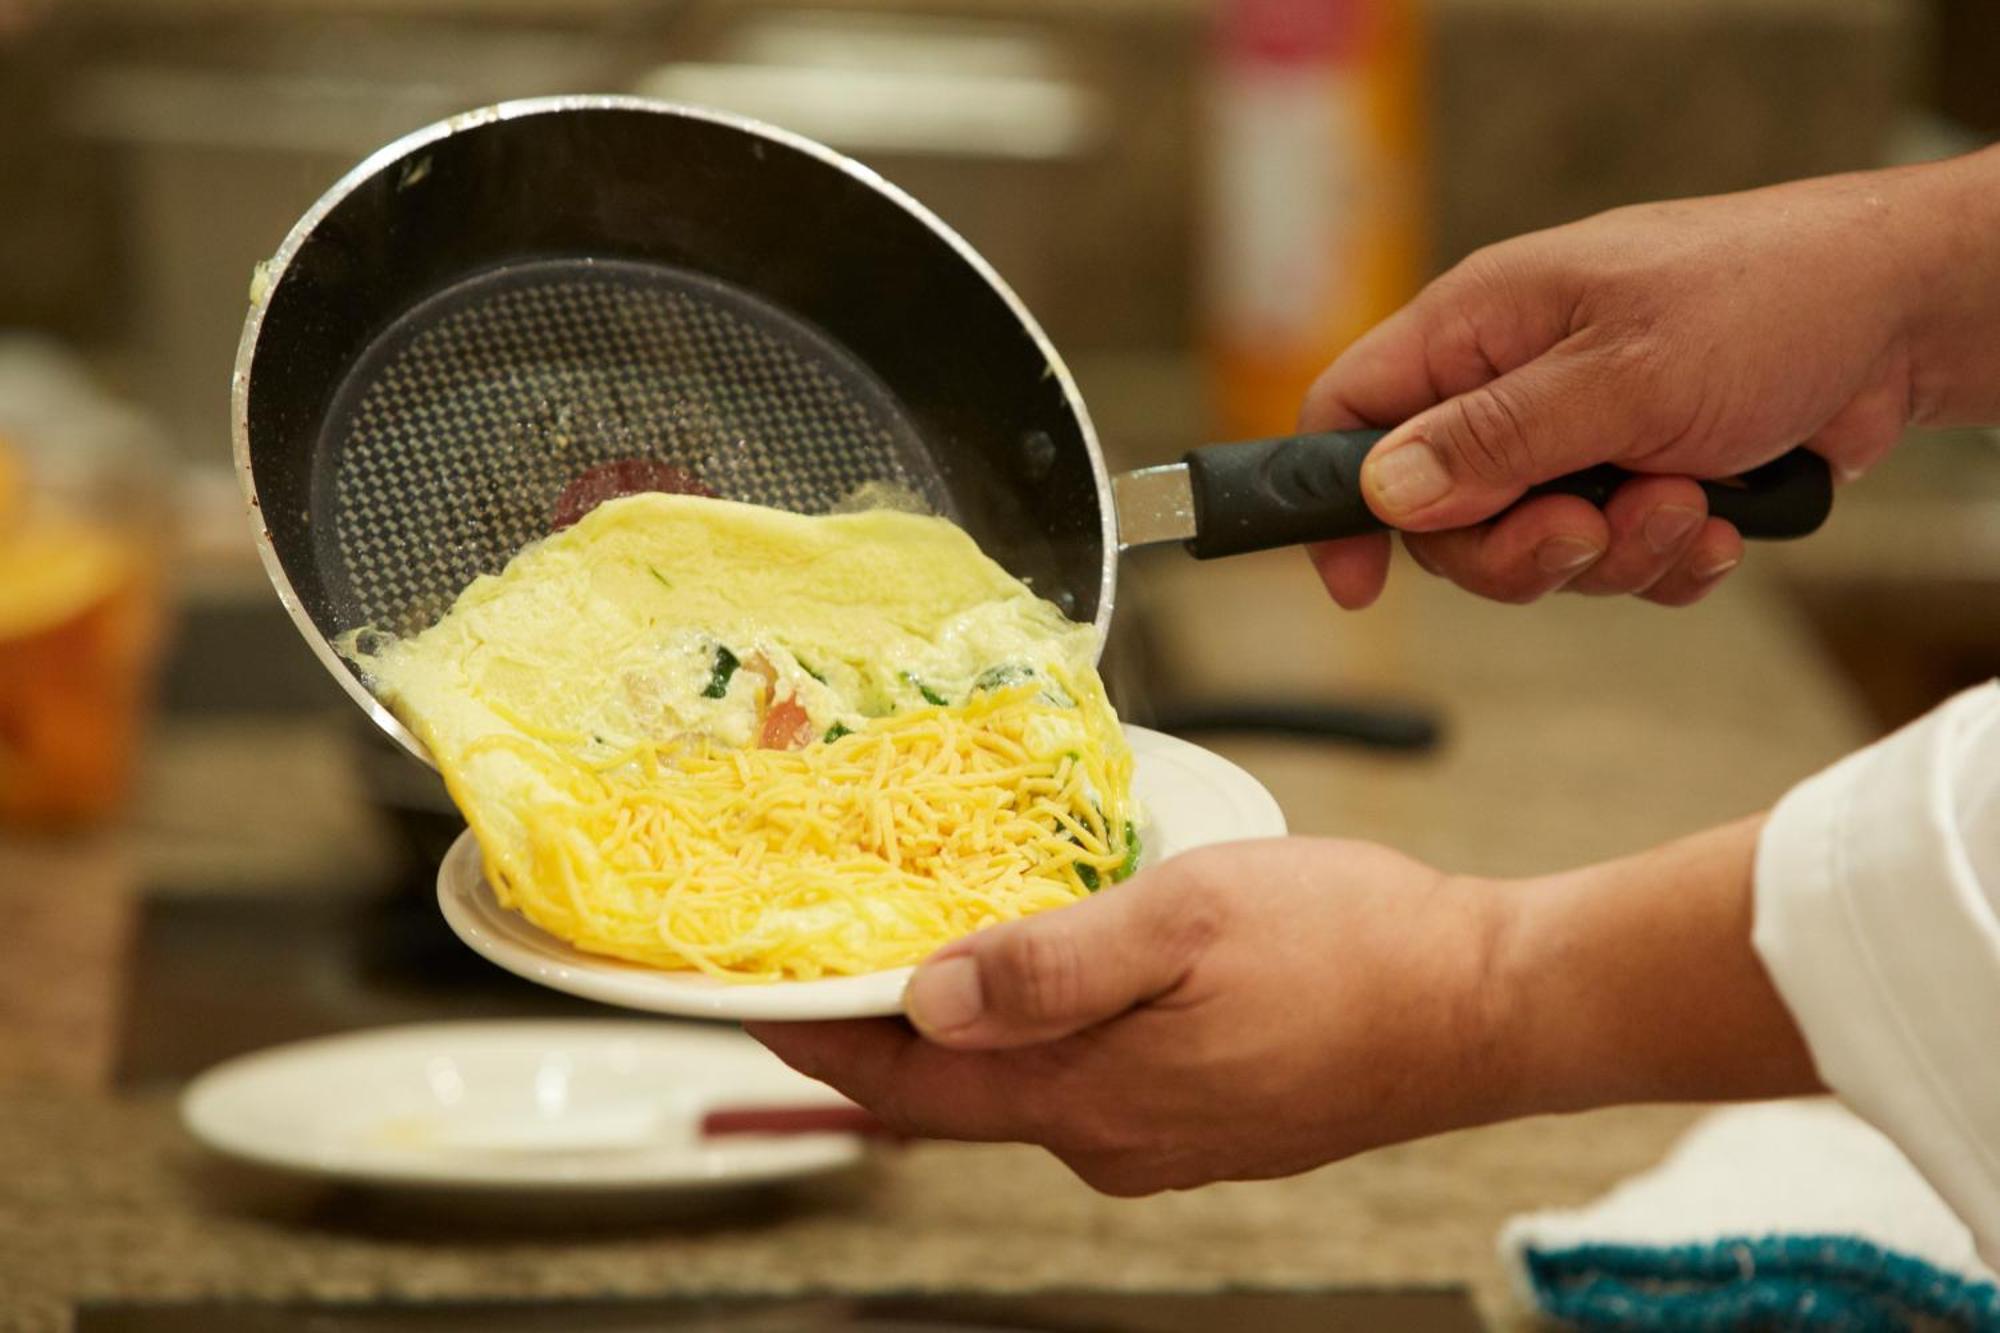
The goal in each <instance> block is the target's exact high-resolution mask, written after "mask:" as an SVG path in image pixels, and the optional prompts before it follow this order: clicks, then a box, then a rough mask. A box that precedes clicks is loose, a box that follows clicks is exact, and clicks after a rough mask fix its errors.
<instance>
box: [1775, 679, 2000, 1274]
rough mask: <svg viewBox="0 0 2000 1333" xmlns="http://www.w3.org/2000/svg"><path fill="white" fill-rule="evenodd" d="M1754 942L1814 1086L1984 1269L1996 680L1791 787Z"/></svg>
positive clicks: (1998, 1099)
mask: <svg viewBox="0 0 2000 1333" xmlns="http://www.w3.org/2000/svg"><path fill="white" fill-rule="evenodd" d="M1756 873H1757V885H1756V930H1755V942H1756V948H1757V952H1758V954H1759V956H1760V957H1761V958H1762V959H1763V960H1764V966H1765V967H1766V968H1767V969H1768V970H1769V971H1770V974H1771V978H1772V980H1773V981H1774V982H1775V983H1776V984H1777V988H1778V991H1779V993H1780V994H1781V995H1782V996H1783V997H1784V1000H1785V1003H1786V1005H1788V1006H1789V1007H1790V1009H1791V1011H1792V1014H1793V1016H1794V1017H1795V1018H1796V1019H1797V1020H1798V1024H1799V1027H1800V1030H1801V1031H1802V1032H1803V1033H1804V1034H1805V1039H1806V1044H1807V1045H1808V1046H1809V1047H1810V1048H1811V1050H1812V1056H1813V1062H1814V1064H1815V1066H1816V1067H1817V1068H1818V1070H1819V1074H1820V1077H1821V1078H1822V1079H1824V1080H1825V1081H1826V1084H1827V1086H1828V1087H1829V1088H1831V1089H1832V1090H1833V1091H1834V1092H1835V1093H1836V1094H1837V1095H1838V1096H1839V1097H1840V1098H1841V1099H1842V1100H1843V1101H1845V1102H1846V1103H1847V1104H1848V1105H1849V1106H1851V1107H1852V1108H1854V1110H1855V1111H1856V1112H1858V1113H1859V1114H1861V1115H1862V1116H1864V1117H1866V1118H1867V1119H1868V1120H1870V1121H1872V1122H1874V1124H1875V1125H1876V1126H1877V1127H1878V1128H1880V1129H1881V1130H1882V1131H1883V1132H1884V1133H1886V1134H1887V1135H1888V1136H1889V1137H1890V1138H1891V1139H1893V1140H1895V1142H1896V1144H1897V1146H1899V1147H1900V1148H1902V1150H1903V1152H1904V1153H1905V1154H1906V1155H1907V1156H1908V1157H1909V1159H1910V1160H1911V1162H1913V1163H1914V1164H1915V1165H1916V1167H1917V1169H1918V1170H1920V1171H1922V1172H1923V1173H1924V1175H1925V1176H1926V1177H1927V1178H1928V1179H1929V1180H1930V1183H1931V1184H1932V1186H1933V1187H1935V1188H1936V1190H1937V1191H1938V1193H1939V1194H1940V1195H1942V1196H1943V1197H1944V1199H1945V1201H1946V1202H1947V1203H1949V1204H1950V1205H1951V1206H1952V1207H1953V1208H1954V1209H1955V1210H1957V1212H1958V1214H1959V1216H1960V1217H1962V1218H1964V1219H1965V1222H1966V1224H1967V1225H1968V1226H1970V1227H1971V1229H1972V1233H1973V1237H1974V1239H1975V1241H1976V1242H1977V1244H1978V1246H1979V1250H1980V1254H1981V1256H1982V1257H1983V1258H1984V1259H1985V1260H1986V1261H1987V1263H1988V1264H1992V1265H1994V1266H1996V1267H2000V684H1989V685H1984V686H1981V687H1979V688H1977V689H1973V690H1968V691H1967V692H1966V693H1964V694H1961V695H1959V696H1957V697H1956V698H1954V699H1952V700H1950V701H1949V702H1947V703H1946V704H1944V705H1943V706H1942V707H1940V708H1938V709H1937V710H1936V711H1935V712H1932V713H1930V714H1929V715H1928V716H1926V717H1924V718H1922V719H1920V720H1918V721H1917V722H1914V723H1912V724H1911V725H1910V726H1908V727H1906V728H1904V729H1903V730H1902V731H1899V732H1897V733H1896V734H1895V735H1893V736H1890V737H1889V738H1888V739H1886V740H1883V741H1881V742H1878V743H1877V744H1875V745H1873V746H1870V747H1869V748H1868V749H1866V750H1862V751H1861V752H1859V753H1858V754H1853V755H1850V756H1848V757H1847V758H1846V759H1844V760H1842V761H1841V762H1840V763H1838V764H1836V765H1834V766H1833V767H1832V768H1830V769H1828V770H1826V771H1825V772H1824V773H1821V774H1819V775H1818V776H1817V777H1814V778H1812V779H1810V780H1809V781H1807V782H1805V783H1804V784H1802V785H1801V786H1799V787H1797V788H1796V789H1794V790H1793V791H1792V792H1791V793H1790V794H1789V795H1787V796H1786V797H1785V798H1784V800H1782V801H1780V802H1779V803H1778V806H1777V808H1776V809H1775V810H1773V811H1772V812H1771V817H1770V820H1769V822H1768V823H1767V824H1766V825H1765V827H1764V832H1763V835H1762V838H1761V841H1760V843H1759V845H1758V849H1757V872H1756Z"/></svg>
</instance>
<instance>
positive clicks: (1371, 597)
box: [1306, 532, 1389, 611]
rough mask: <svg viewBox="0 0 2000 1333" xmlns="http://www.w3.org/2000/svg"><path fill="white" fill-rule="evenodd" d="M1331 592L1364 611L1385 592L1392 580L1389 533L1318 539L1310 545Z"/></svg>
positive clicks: (1346, 606)
mask: <svg viewBox="0 0 2000 1333" xmlns="http://www.w3.org/2000/svg"><path fill="white" fill-rule="evenodd" d="M1306 555H1307V556H1308V557H1309V558H1310V559H1311V560H1312V562H1313V568H1314V569H1316V570H1318V571H1319V581H1320V582H1321V583H1323V584H1325V585H1326V591H1327V594H1328V595H1329V596H1330V597H1332V598H1333V600H1334V601H1335V602H1336V603H1337V604H1339V605H1340V606H1341V607H1342V608H1344V609H1346V610H1349V611H1360V610H1363V609H1365V608H1366V607H1368V606H1370V605H1372V604H1373V603H1374V601H1375V599H1376V598H1377V597H1380V596H1381V595H1382V588H1383V586H1384V585H1385V584H1387V582H1388V580H1389V534H1388V533H1386V532H1384V533H1377V534H1375V535H1373V536H1368V537H1349V538H1347V539H1346V540H1345V541H1337V542H1315V543H1314V544H1313V545H1311V546H1308V547H1306Z"/></svg>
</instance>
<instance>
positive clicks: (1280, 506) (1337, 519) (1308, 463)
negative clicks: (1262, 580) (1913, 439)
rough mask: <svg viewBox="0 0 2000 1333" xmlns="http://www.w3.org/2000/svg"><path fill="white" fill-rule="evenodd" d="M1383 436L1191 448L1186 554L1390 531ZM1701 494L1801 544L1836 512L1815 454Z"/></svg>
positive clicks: (1547, 485) (1796, 453) (1602, 470)
mask: <svg viewBox="0 0 2000 1333" xmlns="http://www.w3.org/2000/svg"><path fill="white" fill-rule="evenodd" d="M1386 434H1388V432H1387V431H1380V430H1349V431H1328V432H1326V433H1324V434H1318V435H1287V436H1282V437H1280V438H1278V439H1274V440H1245V441H1243V442H1242V443H1240V444H1213V445H1209V446H1208V447H1206V448H1203V449H1196V450H1194V451H1193V452H1191V453H1189V454H1188V455H1187V458H1186V460H1185V461H1186V463H1187V468H1188V481H1189V483H1190V484H1191V486H1192V488H1193V491H1194V518H1195V535H1194V536H1193V537H1192V538H1191V539H1190V540H1189V541H1188V544H1187V545H1188V550H1189V551H1191V552H1192V553H1193V554H1194V555H1196V556H1198V557H1199V558H1201V559H1203V560H1207V559H1211V558H1213V557H1215V556H1222V555H1241V554H1243V553H1244V552H1246V551H1267V550H1270V549H1272V548H1274V547H1279V546H1296V545H1298V544H1299V543H1301V542H1318V541H1330V540H1333V539H1334V538H1337V537H1358V536H1360V535H1361V534H1363V533H1367V532H1381V531H1384V530H1385V529H1386V528H1387V526H1388V525H1387V524H1385V523H1383V522H1382V520H1381V519H1379V518H1377V517H1375V514H1374V511H1373V510H1371V509H1369V508H1368V505H1367V502H1366V501H1364V500H1363V499H1362V498H1361V461H1362V460H1363V459H1365V458H1366V457H1368V451H1369V450H1370V449H1373V448H1374V447H1375V445H1376V444H1377V442H1379V441H1380V440H1381V439H1382V437H1383V436H1384V435H1386ZM1634 475H1635V474H1634V473H1631V472H1627V471H1626V470H1625V469H1624V468H1620V467H1613V466H1612V465H1610V464H1609V463H1606V464H1602V465H1600V466H1598V467H1593V468H1586V469H1585V470H1584V471H1582V472H1573V473H1571V474H1569V475H1568V476H1565V477H1557V478H1556V479H1555V480H1554V481H1548V482H1543V483H1542V484H1541V485H1539V486H1536V487H1533V488H1531V489H1530V490H1529V491H1528V495H1531V496H1532V495H1550V494H1561V495H1580V496H1582V497H1583V498H1584V499H1586V500H1589V501H1591V502H1592V503H1593V504H1599V505H1601V504H1603V503H1604V502H1605V501H1607V500H1609V499H1610V498H1611V495H1612V492H1614V491H1616V490H1617V489H1618V488H1619V486H1621V485H1623V484H1624V483H1625V482H1627V481H1629V480H1631V478H1632V477H1633V476H1634ZM1701 488H1702V490H1703V491H1705V492H1707V494H1708V511H1709V513H1711V514H1713V515H1715V517H1717V518H1724V519H1728V520H1729V521H1730V522H1731V523H1733V524H1735V525H1736V530H1737V531H1738V532H1740V533H1742V534H1743V535H1744V536H1745V537H1756V538H1762V539H1765V540H1782V539H1785V538H1791V537H1803V536H1805V535H1806V534H1808V533H1810V532H1814V531H1816V530H1817V529H1818V528H1819V526H1820V524H1822V523H1824V522H1826V516H1827V513H1828V512H1829V511H1830V510H1831V509H1832V508H1833V475H1832V472H1831V471H1830V470H1829V469H1828V467H1827V465H1826V460H1825V459H1824V458H1821V457H1820V456H1819V455H1818V454H1815V453H1813V452H1812V451H1811V450H1808V449H1794V450H1792V451H1791V452H1790V453H1788V454H1785V455H1783V456H1781V457H1779V458H1775V459H1773V460H1772V461H1770V462H1768V463H1766V464H1764V465H1763V466H1762V467H1759V468H1753V469H1751V470H1750V471H1749V472H1746V473H1744V474H1743V475H1742V476H1740V477H1728V478H1724V479H1722V480H1719V481H1704V482H1702V483H1701ZM1523 498H1524V499H1525V498H1526V497H1525V496H1524V497H1523Z"/></svg>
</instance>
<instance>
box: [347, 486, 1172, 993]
mask: <svg viewBox="0 0 2000 1333" xmlns="http://www.w3.org/2000/svg"><path fill="white" fill-rule="evenodd" d="M1094 642H1095V641H1094V638H1093V637H1092V631H1091V630H1090V629H1089V628H1088V627H1086V626H1079V625H1075V624H1072V623H1071V622H1069V621H1067V620H1066V619H1064V618H1063V617H1062V615H1061V613H1060V612H1058V611H1057V610H1056V609H1055V608H1054V607H1053V606H1051V605H1049V604H1048V603H1047V602H1044V601H1041V600H1040V599H1038V598H1036V597H1034V595H1033V594H1032V593H1031V592H1029V590H1028V589H1026V588H1025V587H1024V586H1022V585H1021V584H1020V583H1019V582H1017V581H1015V580H1014V579H1012V578H1011V577H1010V576H1008V575H1007V574H1006V573H1005V571H1003V570H1001V569H1000V568H999V567H998V566H997V565H994V564H993V563H992V562H991V561H990V560H988V559H987V558H986V557H985V556H984V555H983V554H981V553H980V552H979V551H978V548H977V547H976V546H975V545H974V544H973V543H972V542H971V540H970V539H969V538H967V537H966V536H965V534H964V533H962V532H960V531H959V530H958V529H956V528H954V527H952V526H951V525H950V524H949V523H946V522H945V521H943V520H941V519H935V518H927V517H921V516H916V515H909V514H900V513H883V512H871V513H867V514H857V515H844V516H835V517H826V518H804V517H800V516H797V515H791V514H780V513H777V512H775V511H769V510H760V509H751V508H749V507H747V506H742V505H731V504H727V503H724V502H720V501H713V500H704V499H700V498H696V497H684V496H655V495H649V496H635V497H631V498H628V499H625V500H618V501H613V502H611V503H609V504H607V505H604V506H602V507H601V508H599V509H598V510H596V511H594V512H593V513H592V514H591V515H590V516H588V517H587V518H585V519H584V520H583V521H582V522H581V523H579V524H577V525H576V526H575V527H574V528H572V529H569V530H568V531H566V532H564V533H562V534H559V535H558V536H556V537H553V538H550V539H547V540H545V541H543V542H540V543H537V544H536V545H535V546H533V547H530V548H528V550H526V551H524V552H523V553H522V554H521V555H520V556H518V557H517V558H516V559H515V561H514V562H513V563H512V564H510V565H509V567H508V568H507V570H506V571H504V572H503V573H502V574H501V575H498V576H495V577H492V578H486V579H481V580H479V581H477V582H475V583H474V584H473V585H472V586H471V587H470V588H468V589H467V590H466V592H465V594H464V595H463V596H462V597H461V598H460V600H459V603H458V604H457V605H456V606H455V607H454V608H453V610H452V611H451V612H450V613H449V614H448V615H447V616H446V617H445V618H444V620H442V621H441V622H439V624H438V625H436V626H433V627H432V628H431V629H429V630H426V631H425V632H424V633H422V634H420V635H417V636H415V637H414V638H411V639H408V640H403V641H393V640H391V641H388V642H383V643H373V644H371V645H370V647H371V651H368V652H363V651H361V649H360V647H359V646H358V644H359V640H358V638H356V637H350V639H349V640H348V641H347V643H346V645H345V646H346V647H347V649H348V651H349V652H350V653H352V654H353V655H354V656H355V657H356V658H357V660H358V661H359V662H360V663H361V664H362V666H363V668H364V670H366V671H367V672H368V673H369V675H370V676H371V679H372V683H373V684H374V685H375V686H376V688H377V690H378V691H379V692H380V693H382V694H383V696H384V697H385V698H386V699H388V701H389V702H390V703H391V705H392V707H394V708H395V709H396V710H397V712H398V713H399V715H401V716H402V717H403V718H404V720H405V721H406V722H407V723H409V725H410V726H411V727H412V729H413V730H414V731H416V733H417V734H418V736H419V737H420V738H421V739H422V740H423V741H424V743H425V744H426V745H427V746H428V747H429V749H430V751H431V753H432V755H433V756H434V757H435V758H436V760H437V762H438V765H439V768H440V769H441V771H442V772H443V773H444V775H445V779H446V782H447V785H448V786H449V787H450V789H451V792H452V795H453V797H454V799H455V800H456V801H457V803H458V805H459V807H460V809H461V810H463V811H464V813H465V814H466V817H467V820H468V822H469V823H470V824H471V826H472V828H473V830H474V831H475V833H476V834H477V836H478V838H479V843H480V847H481V850H482V853H483V855H484V857H485V863H486V870H487V877H488V879H489V881H490V882H491V883H492V884H493V885H494V886H495V889H496V892H497V893H498V894H499V896H500V899H501V901H502V902H503V903H504V904H505V905H507V906H508V907H510V908H512V909H514V910H517V911H519V912H521V913H522V914H523V915H525V916H526V917H528V918H529V919H530V920H531V921H533V922H534V923H535V924H537V925H538V926H541V927H542V928H543V929H545V930H548V931H549V932H551V933H552V934H555V935H557V936H559V937H560V938H563V939H565V940H568V941H570V942H571V943H573V944H574V945H576V946H577V947H579V948H581V949H585V950H589V951H591V952H595V953H600V954H605V955H609V956H612V957H617V958H623V959H628V960H630V961H633V962H637V963H642V964H648V965H652V966H657V967H664V968H679V969H689V968H696V969H701V970H703V971H706V972H709V973H711V974H714V975H716V976H721V977H728V978H732V979H741V980H769V979H774V978H781V977H792V978H811V977H818V976H825V975H834V974H844V973H857V972H866V971H873V970H876V969H880V968H887V967H895V966H899V965H902V964H906V963H911V962H915V961H917V960H918V959H920V958H922V957H923V956H924V955H926V954H927V953H929V952H931V951H932V950H933V949H935V948H936V947H937V946H938V945H940V944H942V943H944V942H946V941H947V940H950V939H953V938H956V937H957V936H959V935H963V934H965V933H967V932H968V931H971V930H976V929H978V928H979V927H981V926H984V925H988V924H991V923H993V922H997V921H1003V920H1009V919H1013V918H1016V917H1019V916H1023V915H1026V914H1028V913H1031V912H1035V911H1040V910H1043V909H1045V908H1049V907H1054V906H1059V905H1061V904H1063V903H1067V902H1071V901H1074V900H1075V899H1077V898H1078V897H1081V896H1082V895H1084V894H1086V893H1088V892H1089V891H1090V890H1091V889H1093V888H1095V887H1097V886H1098V885H1100V884H1102V883H1107V882H1109V881H1111V880H1113V879H1117V878H1120V877H1122V876H1123V875H1124V874H1126V873H1129V871H1130V869H1131V867H1132V865H1133V863H1134V861H1135V859H1136V852H1137V841H1136V838H1137V831H1136V826H1137V824H1138V822H1139V820H1138V813H1137V811H1136V810H1135V809H1134V807H1133V804H1132V801H1131V797H1130V790H1131V755H1130V752H1129V750H1128V749H1127V748H1126V746H1125V742H1124V738H1123V736H1122V734H1121V733H1120V731H1119V729H1118V723H1117V718H1116V715H1115V714H1114V713H1113V711H1112V709H1111V707H1110V704H1109V702H1108V701H1107V700H1106V699H1105V697H1104V692H1103V687H1102V684H1101V682H1100V681H1099V679H1098V677H1097V674H1096V671H1095V669H1094V667H1093V665H1092V662H1091V656H1092V649H1093V648H1094ZM725 648H726V649H727V650H728V652H729V653H730V654H731V655H732V657H733V658H735V659H738V660H740V661H742V662H744V663H749V662H751V661H753V660H754V661H755V662H756V663H757V665H758V668H759V669H758V670H755V671H753V670H750V669H743V668H739V669H737V670H735V672H734V674H733V675H730V676H728V678H727V680H726V683H725V682H723V681H722V679H721V677H720V676H719V675H718V673H717V668H716V663H717V661H718V658H717V653H718V650H719V649H725ZM939 699H942V700H943V701H944V702H943V703H942V704H939V703H936V702H934V701H935V700H939ZM780 700H782V701H787V702H788V703H790V704H791V705H793V706H796V707H797V708H798V709H802V710H803V711H804V713H805V714H806V715H807V716H808V717H809V718H810V721H811V735H812V736H814V737H822V736H823V737H824V739H818V740H813V741H812V742H811V743H808V744H806V745H805V746H804V748H802V749H794V750H778V749H756V748H749V747H751V746H753V745H754V744H755V742H756V737H757V734H758V729H759V726H760V724H761V721H762V719H763V718H764V717H765V716H766V715H767V714H768V712H769V710H770V709H771V708H772V707H773V706H774V704H775V703H776V702H777V701H780Z"/></svg>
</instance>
